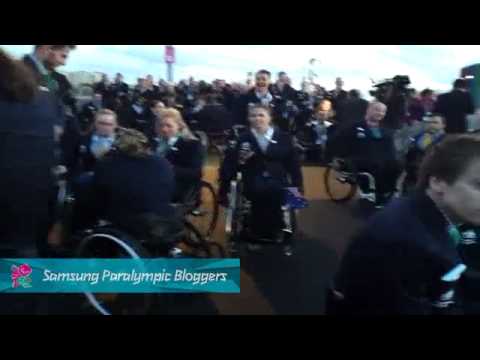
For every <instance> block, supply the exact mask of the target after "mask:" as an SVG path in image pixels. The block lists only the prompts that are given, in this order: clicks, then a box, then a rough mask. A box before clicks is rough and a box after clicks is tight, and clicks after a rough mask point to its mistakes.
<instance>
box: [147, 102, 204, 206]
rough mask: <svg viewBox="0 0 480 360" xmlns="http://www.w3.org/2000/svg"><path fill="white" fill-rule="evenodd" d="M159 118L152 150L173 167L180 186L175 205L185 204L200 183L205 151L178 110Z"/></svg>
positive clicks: (166, 111)
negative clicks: (184, 199) (184, 197)
mask: <svg viewBox="0 0 480 360" xmlns="http://www.w3.org/2000/svg"><path fill="white" fill-rule="evenodd" d="M159 115H160V116H159V118H158V119H157V120H156V123H155V133H154V136H153V138H152V139H151V141H150V144H151V148H152V151H153V152H154V153H155V154H156V155H157V156H160V157H164V158H166V159H167V160H168V161H169V162H170V164H172V166H173V168H174V172H175V184H176V191H175V196H174V201H175V202H182V201H183V196H182V195H185V194H186V193H187V192H188V190H189V189H191V188H192V187H194V186H197V185H198V184H199V183H200V180H201V178H202V166H203V160H204V152H205V151H204V149H203V147H202V144H201V143H200V141H198V140H197V139H196V138H195V136H194V135H193V134H192V132H191V131H190V129H189V128H188V126H187V124H186V123H185V121H184V120H183V118H182V115H181V113H180V112H179V111H178V110H176V109H173V108H166V109H163V110H162V111H160V114H159Z"/></svg>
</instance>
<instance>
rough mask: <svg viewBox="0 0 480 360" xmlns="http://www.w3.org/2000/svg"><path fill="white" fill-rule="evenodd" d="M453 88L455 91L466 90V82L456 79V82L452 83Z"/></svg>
mask: <svg viewBox="0 0 480 360" xmlns="http://www.w3.org/2000/svg"><path fill="white" fill-rule="evenodd" d="M453 87H454V88H455V89H466V88H468V84H467V80H465V79H457V80H455V81H454V83H453Z"/></svg>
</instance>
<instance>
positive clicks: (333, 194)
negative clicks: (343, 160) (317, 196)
mask: <svg viewBox="0 0 480 360" xmlns="http://www.w3.org/2000/svg"><path fill="white" fill-rule="evenodd" d="M339 177H340V175H339V173H338V172H337V171H336V170H335V169H333V168H332V167H330V166H329V167H327V169H326V170H325V173H324V177H323V181H324V184H325V190H326V192H327V194H328V196H329V197H330V199H331V200H333V201H335V202H346V201H348V200H350V199H352V198H353V197H354V196H355V194H356V193H357V184H353V183H351V182H341V181H339V180H338V179H339Z"/></svg>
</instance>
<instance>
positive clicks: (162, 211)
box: [92, 129, 183, 251]
mask: <svg viewBox="0 0 480 360" xmlns="http://www.w3.org/2000/svg"><path fill="white" fill-rule="evenodd" d="M174 190H175V178H174V173H173V170H172V167H171V165H170V164H169V163H168V161H167V160H165V159H163V158H160V157H157V156H155V155H154V154H153V153H152V151H151V150H150V147H149V141H148V139H147V138H146V137H145V136H144V135H143V134H142V133H140V132H139V131H137V130H133V129H121V130H119V133H118V137H117V139H116V141H115V144H114V149H113V150H112V151H111V152H110V153H109V154H107V155H106V156H105V157H104V158H103V159H102V160H101V161H99V162H98V163H97V164H96V166H95V171H94V178H93V197H92V202H94V203H95V206H94V215H95V220H98V219H102V220H106V221H108V222H110V223H112V224H113V225H114V226H115V227H119V228H120V229H122V230H125V231H127V232H128V233H129V234H131V235H132V236H134V237H135V238H137V239H139V240H148V242H149V243H150V244H151V245H154V246H155V247H156V249H160V250H164V251H167V250H171V249H173V247H174V245H175V244H176V242H178V235H179V234H180V233H181V232H182V231H183V222H182V219H180V218H179V216H177V214H176V213H175V209H174V208H173V206H172V205H171V203H172V198H173V195H174Z"/></svg>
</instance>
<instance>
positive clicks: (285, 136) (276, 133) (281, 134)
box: [273, 128, 292, 142]
mask: <svg viewBox="0 0 480 360" xmlns="http://www.w3.org/2000/svg"><path fill="white" fill-rule="evenodd" d="M273 137H274V138H277V139H278V140H279V141H281V142H289V141H292V136H291V135H290V134H289V133H288V132H286V131H283V130H281V129H279V128H275V129H274V130H273Z"/></svg>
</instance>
